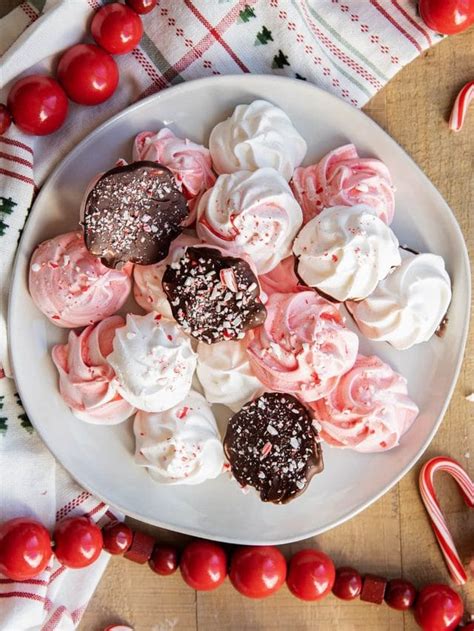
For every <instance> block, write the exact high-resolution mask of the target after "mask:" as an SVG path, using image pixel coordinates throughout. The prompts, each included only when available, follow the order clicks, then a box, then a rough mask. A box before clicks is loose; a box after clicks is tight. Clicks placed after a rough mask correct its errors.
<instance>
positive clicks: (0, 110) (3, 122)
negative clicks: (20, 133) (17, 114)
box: [0, 103, 12, 135]
mask: <svg viewBox="0 0 474 631" xmlns="http://www.w3.org/2000/svg"><path fill="white" fill-rule="evenodd" d="M11 123H12V116H11V114H10V112H9V111H8V110H7V106H6V105H3V103H0V135H1V134H4V133H5V132H6V131H7V129H8V128H9V127H10V125H11Z"/></svg>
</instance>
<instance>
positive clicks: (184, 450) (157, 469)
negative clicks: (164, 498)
mask: <svg viewBox="0 0 474 631" xmlns="http://www.w3.org/2000/svg"><path fill="white" fill-rule="evenodd" d="M133 431H134V434H135V440H136V450H135V462H136V464H138V465H139V466H143V467H147V468H148V472H149V474H150V475H151V476H152V478H154V479H155V480H156V481H157V482H159V483H161V484H201V482H205V480H209V479H211V478H216V477H217V476H218V475H219V474H220V473H221V472H222V470H223V465H224V451H223V448H222V442H221V438H220V436H219V430H218V429H217V425H216V420H215V418H214V414H213V413H212V410H211V408H210V407H209V405H208V404H207V402H206V400H205V399H204V397H203V396H202V395H200V394H199V393H198V392H195V391H194V390H191V392H189V394H188V395H187V396H186V398H185V399H183V401H181V403H179V404H178V405H175V406H174V407H172V408H171V409H169V410H166V411H164V412H159V413H156V412H155V413H148V412H143V411H140V412H138V413H137V414H136V416H135V421H134V424H133Z"/></svg>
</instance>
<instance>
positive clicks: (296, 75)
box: [295, 72, 308, 81]
mask: <svg viewBox="0 0 474 631" xmlns="http://www.w3.org/2000/svg"><path fill="white" fill-rule="evenodd" d="M295 79H301V81H308V79H307V78H306V77H303V76H302V75H300V73H299V72H296V73H295Z"/></svg>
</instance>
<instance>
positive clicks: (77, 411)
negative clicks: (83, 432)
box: [52, 316, 135, 425]
mask: <svg viewBox="0 0 474 631" xmlns="http://www.w3.org/2000/svg"><path fill="white" fill-rule="evenodd" d="M124 324H125V322H124V320H123V318H121V317H120V316H111V317H110V318H106V319H105V320H102V322H99V323H98V324H95V325H91V326H88V327H86V328H85V329H84V330H83V331H82V332H81V333H77V332H76V331H71V332H70V333H69V338H68V343H67V344H57V345H56V346H54V347H53V350H52V358H53V362H54V364H55V365H56V368H57V369H58V372H59V391H60V393H61V396H62V398H63V399H64V401H65V402H66V403H67V405H68V406H69V407H70V408H71V410H72V413H73V414H74V416H76V417H77V418H79V419H81V421H85V422H86V423H95V424H101V425H115V424H117V423H121V422H122V421H125V420H126V419H127V418H129V417H130V416H131V415H132V414H133V413H134V412H135V408H134V407H133V406H132V405H130V403H128V402H127V401H125V400H124V399H123V398H122V397H121V396H120V394H119V392H118V390H117V384H116V382H115V373H114V371H113V369H112V367H111V366H110V365H109V363H108V362H107V356H108V355H110V353H111V352H112V341H113V338H114V335H115V331H116V330H117V329H118V328H120V327H122V326H124Z"/></svg>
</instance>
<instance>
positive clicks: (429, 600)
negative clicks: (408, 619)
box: [415, 583, 464, 631]
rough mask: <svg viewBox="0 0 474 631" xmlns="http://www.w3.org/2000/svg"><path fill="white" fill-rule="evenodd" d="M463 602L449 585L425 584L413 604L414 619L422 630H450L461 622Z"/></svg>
mask: <svg viewBox="0 0 474 631" xmlns="http://www.w3.org/2000/svg"><path fill="white" fill-rule="evenodd" d="M463 614H464V604H463V602H462V600H461V598H460V596H459V594H457V593H456V592H455V591H454V590H453V589H451V587H449V585H440V584H438V583H435V584H433V585H426V586H425V587H423V589H421V590H420V593H419V594H418V598H417V599H416V605H415V620H416V622H417V623H418V624H419V626H420V627H421V628H422V629H423V631H452V630H453V629H456V627H457V626H458V624H459V623H460V622H461V620H462V617H463Z"/></svg>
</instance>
